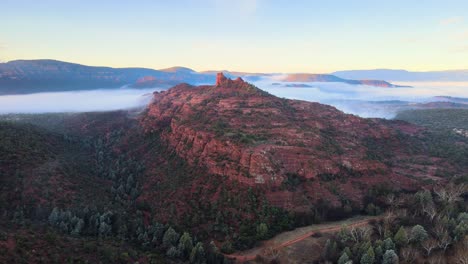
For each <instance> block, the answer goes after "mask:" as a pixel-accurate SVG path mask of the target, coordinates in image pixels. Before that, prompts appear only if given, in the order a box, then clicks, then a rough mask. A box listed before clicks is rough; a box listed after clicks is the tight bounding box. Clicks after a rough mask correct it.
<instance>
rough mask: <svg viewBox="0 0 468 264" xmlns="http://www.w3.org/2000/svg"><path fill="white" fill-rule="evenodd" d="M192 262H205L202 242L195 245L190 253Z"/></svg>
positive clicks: (198, 263) (197, 263)
mask: <svg viewBox="0 0 468 264" xmlns="http://www.w3.org/2000/svg"><path fill="white" fill-rule="evenodd" d="M190 263H196V264H202V263H205V250H204V249H203V244H202V243H201V242H198V243H197V244H196V245H195V247H193V249H192V252H191V253H190Z"/></svg>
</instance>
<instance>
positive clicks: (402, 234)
mask: <svg viewBox="0 0 468 264" xmlns="http://www.w3.org/2000/svg"><path fill="white" fill-rule="evenodd" d="M393 240H394V241H395V244H396V245H397V246H398V247H404V246H406V244H407V243H408V236H407V235H406V231H405V229H404V228H403V227H402V226H401V227H400V229H398V232H397V233H396V234H395V237H394V238H393Z"/></svg>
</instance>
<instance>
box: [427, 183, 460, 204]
mask: <svg viewBox="0 0 468 264" xmlns="http://www.w3.org/2000/svg"><path fill="white" fill-rule="evenodd" d="M466 191H467V188H466V186H465V185H464V184H458V185H455V184H454V183H450V184H448V185H446V186H445V187H437V188H434V193H435V194H436V195H437V197H438V198H439V200H440V201H442V202H444V203H447V204H453V203H455V202H457V201H460V200H461V196H462V195H463V194H464V193H465V192H466Z"/></svg>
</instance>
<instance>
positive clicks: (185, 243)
mask: <svg viewBox="0 0 468 264" xmlns="http://www.w3.org/2000/svg"><path fill="white" fill-rule="evenodd" d="M178 248H179V251H180V252H181V253H182V254H183V255H184V256H185V257H188V256H189V255H190V253H191V252H192V249H193V241H192V237H191V236H190V234H189V233H187V232H184V234H182V236H181V237H180V240H179V246H178Z"/></svg>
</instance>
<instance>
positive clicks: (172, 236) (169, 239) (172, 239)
mask: <svg viewBox="0 0 468 264" xmlns="http://www.w3.org/2000/svg"><path fill="white" fill-rule="evenodd" d="M177 241H179V234H178V233H177V232H176V231H175V230H174V229H173V228H172V227H169V229H167V231H166V232H165V233H164V237H163V246H164V247H165V248H170V247H171V246H176V245H177Z"/></svg>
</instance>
